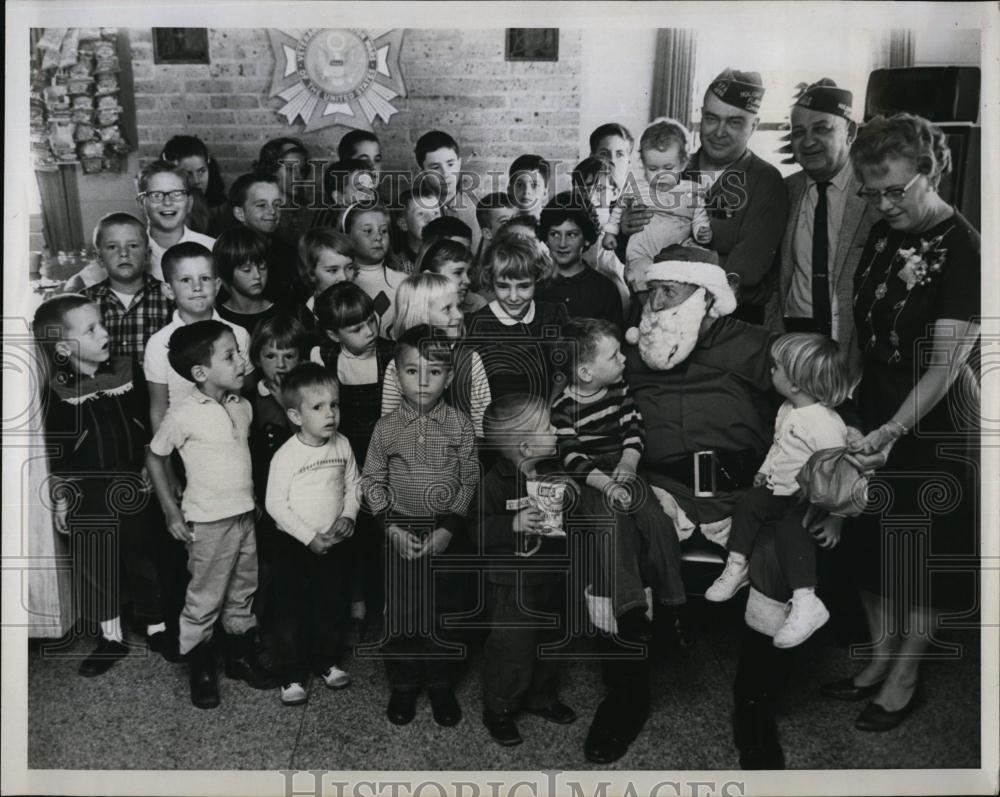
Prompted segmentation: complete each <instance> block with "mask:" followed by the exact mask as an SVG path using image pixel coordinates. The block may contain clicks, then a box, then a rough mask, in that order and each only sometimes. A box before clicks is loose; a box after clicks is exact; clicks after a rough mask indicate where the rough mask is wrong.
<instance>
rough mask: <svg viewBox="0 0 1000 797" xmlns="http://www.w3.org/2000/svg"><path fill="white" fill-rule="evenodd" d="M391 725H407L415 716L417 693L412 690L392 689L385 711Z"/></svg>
mask: <svg viewBox="0 0 1000 797" xmlns="http://www.w3.org/2000/svg"><path fill="white" fill-rule="evenodd" d="M385 713H386V715H387V716H388V717H389V722H391V723H392V724H393V725H409V724H410V723H411V722H413V718H414V717H415V716H416V715H417V693H416V691H415V690H413V689H394V690H393V691H392V696H391V697H390V698H389V707H388V708H387V709H386V712H385Z"/></svg>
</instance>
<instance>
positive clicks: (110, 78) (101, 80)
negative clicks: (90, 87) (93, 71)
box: [97, 72, 118, 97]
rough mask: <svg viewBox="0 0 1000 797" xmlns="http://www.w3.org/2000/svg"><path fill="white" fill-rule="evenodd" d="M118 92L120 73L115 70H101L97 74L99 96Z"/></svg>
mask: <svg viewBox="0 0 1000 797" xmlns="http://www.w3.org/2000/svg"><path fill="white" fill-rule="evenodd" d="M117 92H118V75H117V74H115V73H114V72H101V73H100V74H98V75H97V96H98V97H100V96H102V95H104V94H115V93H117Z"/></svg>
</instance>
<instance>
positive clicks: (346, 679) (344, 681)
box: [323, 667, 351, 689]
mask: <svg viewBox="0 0 1000 797" xmlns="http://www.w3.org/2000/svg"><path fill="white" fill-rule="evenodd" d="M323 682H324V683H325V684H326V685H327V686H329V687H330V688H331V689H343V688H344V687H345V686H347V685H348V684H350V683H351V676H350V675H348V674H347V673H346V672H344V671H343V670H342V669H340V668H339V667H330V668H329V669H327V671H326V672H325V673H323Z"/></svg>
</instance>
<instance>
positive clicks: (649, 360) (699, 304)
mask: <svg viewBox="0 0 1000 797" xmlns="http://www.w3.org/2000/svg"><path fill="white" fill-rule="evenodd" d="M705 293H706V292H705V289H704V288H698V290H696V291H695V292H694V293H692V294H691V295H690V296H689V297H688V298H687V299H685V300H684V301H683V302H682V303H681V304H679V305H677V306H676V307H671V308H670V309H668V310H660V311H654V310H649V309H646V310H643V313H642V320H641V321H640V322H639V356H640V357H642V361H643V362H644V363H646V365H647V366H649V367H650V368H652V369H653V370H654V371H669V370H670V369H671V368H673V367H674V366H675V365H677V363H680V362H684V360H686V359H687V357H688V355H689V354H691V352H692V351H693V350H694V347H695V345H696V344H697V343H698V334H699V333H700V332H701V322H702V321H703V320H704V318H705V304H706V302H705Z"/></svg>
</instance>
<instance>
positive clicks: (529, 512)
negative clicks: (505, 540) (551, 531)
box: [513, 506, 544, 534]
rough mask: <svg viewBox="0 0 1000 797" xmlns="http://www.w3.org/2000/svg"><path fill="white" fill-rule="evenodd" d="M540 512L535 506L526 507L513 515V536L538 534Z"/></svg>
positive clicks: (541, 516)
mask: <svg viewBox="0 0 1000 797" xmlns="http://www.w3.org/2000/svg"><path fill="white" fill-rule="evenodd" d="M543 517H544V516H543V515H542V510H540V509H539V508H538V507H537V506H528V507H525V508H524V509H522V510H521V511H520V512H518V513H517V514H516V515H514V523H513V529H514V533H515V534H538V533H539V532H541V530H542V518H543Z"/></svg>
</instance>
